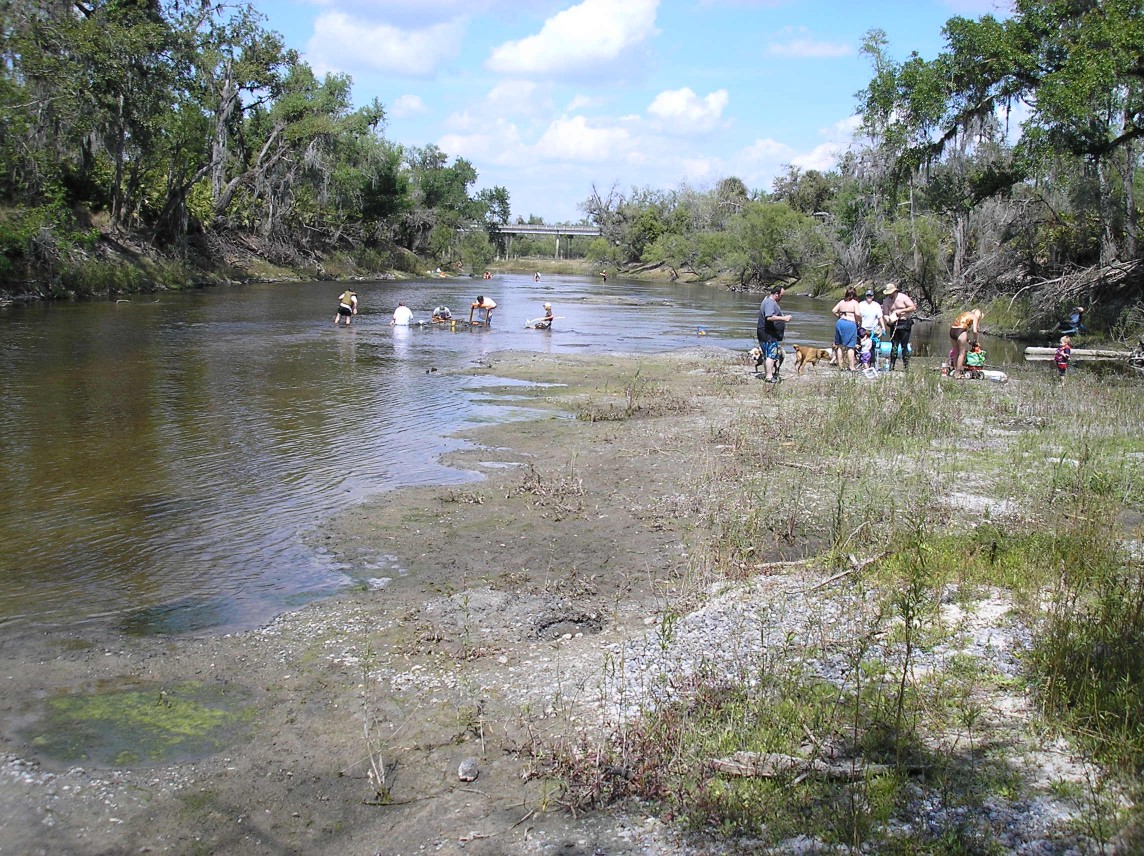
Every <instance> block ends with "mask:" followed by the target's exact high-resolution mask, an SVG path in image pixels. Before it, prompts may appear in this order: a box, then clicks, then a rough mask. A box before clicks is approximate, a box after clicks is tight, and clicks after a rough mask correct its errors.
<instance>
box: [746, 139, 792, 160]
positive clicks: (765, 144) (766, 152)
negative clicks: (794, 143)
mask: <svg viewBox="0 0 1144 856" xmlns="http://www.w3.org/2000/svg"><path fill="white" fill-rule="evenodd" d="M796 154H797V152H796V151H795V150H794V149H792V148H791V147H790V146H788V145H787V144H786V143H780V142H779V141H778V140H772V139H770V138H769V137H765V138H762V139H758V140H755V141H754V142H753V143H751V144H750V145H749V146H747V147H746V148H745V149H743V159H744V160H746V161H748V162H752V163H758V162H763V163H783V162H786V161H788V160H790V159H791V158H792V157H794V156H795V155H796Z"/></svg>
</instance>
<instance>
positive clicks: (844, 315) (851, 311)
mask: <svg viewBox="0 0 1144 856" xmlns="http://www.w3.org/2000/svg"><path fill="white" fill-rule="evenodd" d="M830 311H831V312H833V313H834V317H835V318H837V319H838V320H837V321H835V322H834V351H835V353H836V354H837V355H838V368H839V369H841V368H842V367H843V366H842V352H843V351H845V352H846V362H847V371H855V369H856V368H857V367H856V366H855V365H854V360H855V356H856V354H857V353H858V320H859V317H860V316H859V303H858V292H857V291H855V290H854V286H850V287H849V288H847V289H846V294H845V295H843V297H842V299H841V300H839V301H838V302H837V303H835V304H834V308H833V309H832V310H830Z"/></svg>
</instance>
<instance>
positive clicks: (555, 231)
mask: <svg viewBox="0 0 1144 856" xmlns="http://www.w3.org/2000/svg"><path fill="white" fill-rule="evenodd" d="M497 231H498V232H500V233H501V234H504V235H508V236H509V247H510V248H511V247H512V243H511V242H512V236H513V235H551V236H552V237H553V238H555V239H556V252H555V255H554V256H553V258H557V259H558V258H560V236H561V235H564V236H566V237H567V238H568V239H569V240H571V239H572V238H598V237H599V236H600V227H599V226H535V225H531V224H529V223H506V224H505V225H503V226H499V225H498V226H497ZM510 254H511V253H510Z"/></svg>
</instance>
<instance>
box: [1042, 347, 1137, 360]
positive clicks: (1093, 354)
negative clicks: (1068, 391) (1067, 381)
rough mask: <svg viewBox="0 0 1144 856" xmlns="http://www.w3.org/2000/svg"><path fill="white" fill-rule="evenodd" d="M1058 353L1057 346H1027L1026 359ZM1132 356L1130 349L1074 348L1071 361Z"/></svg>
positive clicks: (1046, 357) (1044, 357)
mask: <svg viewBox="0 0 1144 856" xmlns="http://www.w3.org/2000/svg"><path fill="white" fill-rule="evenodd" d="M1056 353H1057V349H1056V348H1038V347H1033V346H1030V347H1028V348H1025V359H1026V360H1051V359H1052V358H1053V356H1054V355H1055V354H1056ZM1130 356H1131V353H1130V352H1129V351H1108V350H1102V349H1100V348H1073V349H1072V355H1071V356H1070V357H1069V362H1073V361H1074V360H1126V359H1128V358H1129V357H1130Z"/></svg>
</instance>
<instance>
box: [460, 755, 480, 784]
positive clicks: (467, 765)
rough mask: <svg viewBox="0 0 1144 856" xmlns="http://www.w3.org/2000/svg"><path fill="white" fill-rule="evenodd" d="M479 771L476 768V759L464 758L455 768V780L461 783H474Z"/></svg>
mask: <svg viewBox="0 0 1144 856" xmlns="http://www.w3.org/2000/svg"><path fill="white" fill-rule="evenodd" d="M480 773H481V771H480V770H479V769H478V768H477V759H476V758H466V759H465V760H464V761H462V762H461V766H459V767H458V768H457V778H458V779H460V780H461V781H462V782H475V781H476V780H477V776H479V775H480Z"/></svg>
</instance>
